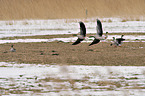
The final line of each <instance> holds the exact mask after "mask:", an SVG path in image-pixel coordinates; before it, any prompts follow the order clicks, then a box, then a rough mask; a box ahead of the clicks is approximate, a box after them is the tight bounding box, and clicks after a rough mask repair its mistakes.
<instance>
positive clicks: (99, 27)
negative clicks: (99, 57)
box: [89, 19, 108, 46]
mask: <svg viewBox="0 0 145 96" xmlns="http://www.w3.org/2000/svg"><path fill="white" fill-rule="evenodd" d="M96 30H97V34H96V35H95V36H93V37H94V38H95V39H94V40H93V42H92V43H91V44H90V45H89V46H91V45H94V44H97V43H99V42H100V40H105V39H107V37H108V35H107V34H108V32H106V34H105V35H103V29H102V23H101V21H100V20H99V19H97V26H96Z"/></svg>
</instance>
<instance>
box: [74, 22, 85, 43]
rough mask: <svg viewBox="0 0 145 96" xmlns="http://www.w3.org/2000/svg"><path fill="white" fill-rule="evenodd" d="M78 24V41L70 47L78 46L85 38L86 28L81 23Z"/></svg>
mask: <svg viewBox="0 0 145 96" xmlns="http://www.w3.org/2000/svg"><path fill="white" fill-rule="evenodd" d="M79 24H80V35H78V39H77V40H76V42H74V43H73V44H72V45H77V44H79V43H80V42H81V41H83V40H84V39H85V37H86V27H85V24H84V23H83V22H79Z"/></svg>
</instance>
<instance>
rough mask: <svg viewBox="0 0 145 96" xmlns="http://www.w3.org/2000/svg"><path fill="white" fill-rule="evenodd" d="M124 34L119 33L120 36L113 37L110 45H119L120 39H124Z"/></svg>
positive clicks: (120, 43)
mask: <svg viewBox="0 0 145 96" xmlns="http://www.w3.org/2000/svg"><path fill="white" fill-rule="evenodd" d="M123 36H124V35H121V38H116V39H115V37H113V43H111V44H110V46H112V45H115V47H116V46H120V47H121V45H122V41H124V40H125V39H124V38H123Z"/></svg>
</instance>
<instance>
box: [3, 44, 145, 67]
mask: <svg viewBox="0 0 145 96" xmlns="http://www.w3.org/2000/svg"><path fill="white" fill-rule="evenodd" d="M71 44H72V43H63V42H51V43H46V42H44V43H16V44H14V47H15V48H16V49H17V51H16V52H10V51H9V50H10V46H11V44H1V45H0V47H1V48H0V62H16V63H35V64H67V65H71V64H75V65H101V66H120V65H121V66H144V64H145V58H144V57H145V55H144V54H145V51H144V47H145V43H142V42H137V43H135V42H132V43H131V42H130V43H124V44H123V46H122V47H117V48H115V47H111V46H110V43H107V42H106V43H105V42H104V43H103V42H101V43H99V44H98V45H94V46H91V47H89V46H88V45H89V44H88V43H81V44H79V45H76V46H73V45H71Z"/></svg>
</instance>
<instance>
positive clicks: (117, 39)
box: [116, 38, 125, 44]
mask: <svg viewBox="0 0 145 96" xmlns="http://www.w3.org/2000/svg"><path fill="white" fill-rule="evenodd" d="M124 40H125V39H123V38H116V41H117V42H118V44H121V42H122V41H124Z"/></svg>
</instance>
